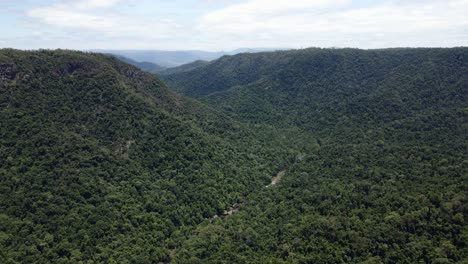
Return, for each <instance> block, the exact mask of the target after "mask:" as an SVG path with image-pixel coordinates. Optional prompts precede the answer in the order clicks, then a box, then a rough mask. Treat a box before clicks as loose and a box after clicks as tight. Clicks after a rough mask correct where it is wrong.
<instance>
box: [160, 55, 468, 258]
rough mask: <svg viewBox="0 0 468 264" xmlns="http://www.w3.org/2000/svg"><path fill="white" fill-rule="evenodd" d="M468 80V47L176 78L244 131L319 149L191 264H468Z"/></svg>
mask: <svg viewBox="0 0 468 264" xmlns="http://www.w3.org/2000/svg"><path fill="white" fill-rule="evenodd" d="M467 72H468V49H466V48H455V49H390V50H370V51H363V50H354V49H343V50H330V49H307V50H297V51H287V52H274V53H259V54H242V55H237V56H232V57H223V58H221V59H219V60H217V61H214V62H212V63H210V64H209V65H207V66H202V67H199V68H197V69H194V70H191V71H186V72H182V73H176V74H173V75H168V76H165V77H164V78H165V80H166V81H167V83H169V85H170V86H171V87H174V89H175V90H177V91H179V92H181V93H183V94H186V95H189V96H192V97H196V98H199V99H201V100H202V101H204V102H206V103H208V104H210V105H211V106H212V107H215V108H217V109H219V110H222V111H223V112H225V113H226V114H227V115H228V116H230V117H232V118H234V119H236V120H240V121H242V122H246V123H252V124H270V125H273V126H276V127H278V128H292V127H296V128H298V129H302V130H303V131H305V133H307V134H308V135H309V136H310V137H312V138H315V140H312V141H304V144H309V145H310V147H311V148H310V149H311V151H309V152H305V153H303V159H299V160H300V161H299V160H298V162H295V163H293V164H292V165H291V166H290V167H289V170H288V172H287V174H286V175H285V176H284V177H283V180H282V182H281V183H280V184H279V185H276V186H274V187H269V188H264V189H263V190H261V191H259V192H256V193H252V194H251V195H250V196H248V197H247V198H246V202H245V203H244V204H243V205H242V207H241V209H240V211H239V213H237V214H235V215H233V216H232V217H229V218H226V219H221V220H216V221H215V222H213V223H205V224H203V225H201V226H199V227H198V229H197V231H196V233H195V234H194V235H192V236H191V238H190V239H189V240H188V241H186V242H185V243H184V246H183V247H182V249H181V250H179V251H178V254H177V255H176V260H177V262H178V263H220V262H223V261H225V262H232V263H251V262H254V263H282V262H284V263H343V262H353V263H418V262H420V263H454V262H456V263H465V262H464V261H466V259H467V258H468V225H467V224H466V219H467V213H468V209H467V207H466V202H467V192H466V190H467V189H468V171H467V168H468V160H467V158H466V157H468V151H467V150H468V141H467V135H468V122H467V121H468V109H467V108H466V107H467V103H468V100H467V99H468V98H467V96H468V75H467ZM298 137H299V136H298ZM307 142H309V143H307Z"/></svg>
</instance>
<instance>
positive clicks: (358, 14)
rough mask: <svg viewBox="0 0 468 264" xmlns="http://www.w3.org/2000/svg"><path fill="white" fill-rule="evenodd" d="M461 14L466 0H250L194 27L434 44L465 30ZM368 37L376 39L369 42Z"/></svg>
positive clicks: (276, 36) (291, 39)
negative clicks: (368, 0) (370, 0)
mask: <svg viewBox="0 0 468 264" xmlns="http://www.w3.org/2000/svg"><path fill="white" fill-rule="evenodd" d="M466 14H468V0H426V1H424V0H410V1H396V0H395V1H387V2H385V3H382V4H379V5H374V6H368V7H362V8H356V7H353V5H352V3H351V1H346V0H342V1H340V0H319V1H311V0H285V1H271V0H270V1H267V0H249V1H248V2H245V3H240V4H233V5H231V6H228V7H226V8H224V9H221V10H217V11H214V12H212V13H209V14H206V15H205V16H203V17H202V18H201V19H200V22H199V25H198V29H199V30H200V31H201V32H205V33H208V34H210V35H211V36H212V37H213V38H218V39H219V38H223V37H224V38H229V35H231V36H235V37H236V38H238V39H240V40H244V41H246V40H247V41H246V42H249V41H248V40H249V39H254V38H256V36H259V35H260V34H262V35H265V34H269V35H270V43H272V44H273V45H276V46H277V45H278V44H280V45H281V43H292V45H293V46H297V45H306V46H314V45H317V46H319V45H326V44H330V45H333V46H345V45H349V44H351V45H354V44H356V45H357V46H368V47H372V46H375V45H379V46H380V45H385V43H387V44H390V42H392V44H393V45H395V44H397V43H399V44H397V46H412V45H420V44H417V43H416V42H415V39H413V37H419V38H422V39H426V40H430V41H432V43H430V42H429V41H428V42H427V45H428V46H430V45H431V44H433V45H437V44H436V43H434V41H437V40H435V39H434V35H439V37H440V38H441V40H440V41H439V43H441V41H444V38H445V39H448V38H452V39H453V38H454V36H455V35H453V34H454V32H459V33H460V32H462V31H466V29H467V28H468V16H467V15H466ZM448 34H452V35H448ZM386 37H388V40H389V41H387V42H385V38H386ZM285 39H286V40H287V41H286V42H285V41H284V40H285ZM370 39H372V40H375V41H380V42H379V43H378V44H377V43H376V42H375V43H374V44H371V43H370V42H369V40H370ZM354 40H356V41H354ZM232 41H236V39H232ZM455 41H456V39H455ZM465 41H467V40H466V39H465ZM350 42H351V43H350ZM352 42H354V43H352ZM357 42H360V43H357ZM361 42H366V43H365V44H364V45H363V43H361ZM276 43H277V44H276ZM340 44H341V45H340ZM466 44H467V43H465V45H466Z"/></svg>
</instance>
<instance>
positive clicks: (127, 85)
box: [0, 50, 288, 263]
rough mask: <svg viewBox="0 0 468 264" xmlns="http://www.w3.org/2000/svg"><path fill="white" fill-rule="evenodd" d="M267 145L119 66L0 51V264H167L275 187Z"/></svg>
mask: <svg viewBox="0 0 468 264" xmlns="http://www.w3.org/2000/svg"><path fill="white" fill-rule="evenodd" d="M240 138H241V139H242V141H239V139H240ZM234 143H235V144H234ZM268 145H269V144H268V143H262V141H260V140H258V139H257V138H255V137H253V136H252V134H251V133H250V132H249V131H248V129H246V128H243V127H242V126H240V125H239V124H236V123H232V122H231V121H229V118H226V117H224V116H222V115H220V114H219V113H217V112H216V111H214V110H212V109H210V108H208V107H206V106H203V105H202V104H200V103H198V102H195V101H193V100H190V99H186V98H183V97H181V96H178V95H176V94H174V93H172V92H171V91H169V89H167V88H166V87H165V85H164V84H163V83H162V82H161V81H159V80H158V79H156V78H155V77H154V76H153V75H151V74H149V73H144V72H142V71H140V70H139V69H137V68H136V67H134V66H131V65H128V64H125V63H123V62H120V61H118V60H117V59H115V58H113V57H110V56H105V55H98V54H85V53H80V52H72V51H60V50H59V51H36V52H24V51H16V50H0V260H1V261H0V262H2V263H75V262H76V263H79V262H96V263H158V262H167V261H169V260H170V258H171V254H172V253H171V252H172V251H174V250H175V249H176V248H178V247H179V245H180V244H181V241H183V240H184V237H185V236H186V234H188V233H189V232H190V230H192V229H193V228H194V226H196V225H197V224H199V223H200V222H202V221H203V220H204V219H206V218H209V217H211V216H213V215H214V214H216V213H218V212H220V211H223V210H225V209H226V208H228V207H229V206H230V205H232V204H233V203H235V202H238V201H239V200H241V199H242V198H243V197H245V195H246V194H248V193H251V192H253V191H255V190H257V189H259V188H262V186H264V185H265V184H266V183H268V182H269V180H270V177H271V175H272V174H273V173H274V172H275V171H276V169H277V168H278V167H280V166H282V164H283V163H284V160H285V159H286V158H287V156H288V154H286V153H285V152H283V150H282V149H284V148H281V149H280V150H279V151H276V150H274V149H276V148H270V147H269V146H268ZM247 153H248V155H247Z"/></svg>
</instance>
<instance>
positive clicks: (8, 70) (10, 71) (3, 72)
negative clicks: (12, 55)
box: [0, 63, 16, 82]
mask: <svg viewBox="0 0 468 264" xmlns="http://www.w3.org/2000/svg"><path fill="white" fill-rule="evenodd" d="M15 78H16V65H15V64H12V63H0V82H3V81H8V80H13V79H15Z"/></svg>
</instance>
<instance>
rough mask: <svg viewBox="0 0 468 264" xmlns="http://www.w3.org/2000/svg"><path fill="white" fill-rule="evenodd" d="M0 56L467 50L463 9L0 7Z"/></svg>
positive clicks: (18, 3) (449, 2) (219, 4)
mask: <svg viewBox="0 0 468 264" xmlns="http://www.w3.org/2000/svg"><path fill="white" fill-rule="evenodd" d="M0 32H1V34H0V48H6V47H10V48H17V49H39V48H46V49H55V48H64V49H79V50H89V49H143V50H207V51H221V50H225V51H227V50H233V49H237V48H306V47H357V48H364V49H373V48H388V47H454V46H468V0H374V1H371V0H0Z"/></svg>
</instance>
